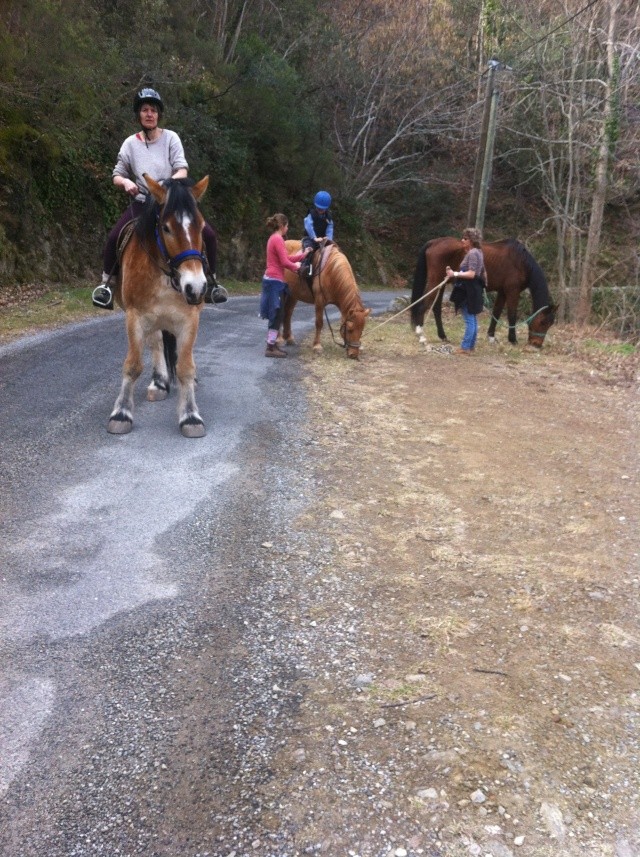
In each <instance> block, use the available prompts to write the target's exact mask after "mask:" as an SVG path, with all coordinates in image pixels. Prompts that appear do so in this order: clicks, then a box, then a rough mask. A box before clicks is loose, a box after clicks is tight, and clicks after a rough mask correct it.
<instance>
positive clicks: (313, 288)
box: [282, 241, 371, 360]
mask: <svg viewBox="0 0 640 857" xmlns="http://www.w3.org/2000/svg"><path fill="white" fill-rule="evenodd" d="M285 243H286V247H287V252H288V253H289V255H293V254H294V253H299V252H300V248H301V246H302V245H301V242H300V241H287V242H285ZM285 280H286V282H287V286H288V294H287V295H286V297H285V302H284V318H283V322H282V339H283V341H284V342H286V343H287V344H289V345H295V339H294V337H293V334H292V333H291V316H292V315H293V310H294V308H295V306H296V304H297V303H298V301H303V302H304V303H307V304H315V307H316V335H315V338H314V340H313V350H314V351H316V352H320V351H322V345H321V344H320V333H321V331H322V313H323V312H324V310H325V307H326V306H327V305H328V304H335V305H336V306H337V307H338V309H339V310H340V313H341V315H342V319H341V323H340V336H341V337H342V340H343V342H344V348H345V349H346V354H347V357H351V358H353V359H355V360H357V359H358V357H359V354H360V338H361V337H362V333H363V331H364V325H365V322H366V320H367V316H369V315H370V313H371V310H370V309H366V308H365V306H364V304H363V303H362V299H361V297H360V290H359V289H358V285H357V283H356V278H355V277H354V275H353V270H352V268H351V265H350V264H349V260H348V259H347V257H346V256H345V255H344V253H343V252H342V251H341V250H340V248H339V247H338V245H337V244H326V245H325V246H324V247H323V248H321V249H320V250H316V252H315V253H314V257H313V282H312V284H311V285H309V284H308V283H307V281H306V280H305V279H304V278H302V277H300V276H299V275H298V274H295V273H294V272H293V271H285Z"/></svg>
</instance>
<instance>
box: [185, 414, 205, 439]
mask: <svg viewBox="0 0 640 857" xmlns="http://www.w3.org/2000/svg"><path fill="white" fill-rule="evenodd" d="M180 431H181V432H182V436H183V437H204V436H205V428H204V423H203V422H202V420H200V419H198V418H197V417H189V418H188V419H186V420H185V421H184V422H183V423H180Z"/></svg>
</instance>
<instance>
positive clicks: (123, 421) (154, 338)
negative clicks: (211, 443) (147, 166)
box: [107, 173, 209, 437]
mask: <svg viewBox="0 0 640 857" xmlns="http://www.w3.org/2000/svg"><path fill="white" fill-rule="evenodd" d="M144 178H145V181H146V183H147V186H148V188H149V192H150V196H149V198H148V200H147V203H146V205H145V209H144V211H143V213H142V215H141V216H140V218H139V219H138V221H137V222H136V224H135V229H134V231H133V233H132V234H131V238H130V239H129V241H128V242H127V243H126V245H125V246H124V249H123V251H122V258H121V260H120V275H119V277H118V285H117V287H116V290H115V294H114V297H115V300H116V301H117V303H118V304H120V306H121V307H122V308H123V309H124V311H125V313H126V328H127V337H128V340H129V350H128V351H127V356H126V359H125V361H124V366H123V368H122V386H121V388H120V394H119V395H118V398H117V399H116V402H115V405H114V407H113V411H112V413H111V416H110V417H109V423H108V426H107V430H108V431H109V432H110V433H111V434H127V433H128V432H130V431H131V429H132V427H133V390H134V386H135V383H136V381H137V379H138V378H139V376H140V373H141V372H142V369H143V362H142V356H143V351H144V346H145V344H146V345H148V346H149V347H150V348H151V353H152V361H153V377H152V380H151V383H150V384H149V386H148V388H147V399H148V400H149V401H150V402H157V401H160V400H161V399H166V397H167V396H168V395H169V387H170V381H171V380H174V378H175V376H176V375H177V377H178V383H179V388H180V392H179V396H178V424H179V426H180V431H181V432H182V434H183V435H184V436H185V437H202V436H203V435H204V433H205V428H204V423H203V421H202V418H201V416H200V414H199V413H198V407H197V405H196V399H195V384H196V367H195V363H194V361H193V346H194V344H195V341H196V336H197V334H198V324H199V322H200V311H201V310H202V300H203V298H204V293H205V289H206V286H207V282H206V279H205V274H204V270H203V256H202V227H203V225H204V218H203V217H202V214H201V213H200V210H199V209H198V204H197V200H199V199H200V197H201V196H202V194H203V193H204V192H205V190H206V189H207V185H208V184H209V176H205V177H204V178H203V179H201V180H200V181H199V182H198V183H197V184H195V185H194V184H193V182H191V181H190V180H189V179H171V180H169V181H165V182H163V183H162V184H159V183H158V182H156V181H154V179H152V178H151V177H150V176H148V175H147V174H146V173H145V174H144Z"/></svg>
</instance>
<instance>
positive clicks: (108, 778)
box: [0, 293, 391, 857]
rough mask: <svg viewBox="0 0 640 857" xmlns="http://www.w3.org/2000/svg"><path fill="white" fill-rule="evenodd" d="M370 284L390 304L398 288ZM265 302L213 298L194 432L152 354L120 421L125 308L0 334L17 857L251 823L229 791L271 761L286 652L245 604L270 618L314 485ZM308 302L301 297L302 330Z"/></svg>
mask: <svg viewBox="0 0 640 857" xmlns="http://www.w3.org/2000/svg"><path fill="white" fill-rule="evenodd" d="M363 297H364V299H365V303H366V304H367V305H368V306H372V307H373V309H374V313H375V312H377V311H382V310H386V309H387V308H388V306H389V303H390V299H391V295H390V294H389V293H386V294H385V293H371V294H365V295H364V296H363ZM256 310H257V300H256V298H234V299H232V300H230V301H229V302H228V303H227V304H226V305H224V306H223V307H220V308H211V307H207V308H205V310H204V312H203V316H202V323H201V326H200V334H199V338H198V346H197V353H196V360H197V364H198V376H199V387H198V405H199V408H200V412H201V414H202V416H203V418H204V419H205V422H206V424H207V435H206V437H205V438H203V439H197V440H186V439H184V438H182V436H181V435H180V434H179V431H178V429H177V419H176V409H175V393H174V394H172V397H171V398H170V399H169V400H168V401H165V402H161V403H148V402H146V401H145V399H144V391H145V387H146V384H147V383H148V378H149V370H148V369H147V371H146V372H145V373H144V374H143V377H142V378H141V379H140V381H139V384H138V388H137V391H136V413H135V417H134V419H135V426H134V431H133V432H132V433H131V434H130V435H127V436H124V437H114V436H111V435H108V434H107V432H106V421H107V417H108V415H109V413H110V410H111V407H112V405H113V401H114V399H115V396H116V393H117V390H118V388H119V377H120V371H121V364H122V359H123V357H124V353H125V350H126V347H125V334H124V329H123V318H122V315H121V314H119V313H117V314H114V315H109V316H107V315H106V314H103V315H101V316H99V317H97V318H96V319H95V320H91V321H89V322H85V323H81V324H77V325H72V326H70V327H68V328H65V329H64V330H60V331H56V332H53V333H49V334H45V335H39V336H36V337H30V338H28V339H26V340H23V341H21V342H19V343H16V344H13V345H11V346H7V347H4V348H1V349H0V432H1V436H2V460H1V465H0V476H1V480H2V481H1V486H2V490H1V492H0V513H1V520H2V540H1V543H0V569H1V571H0V584H1V585H0V854H1V855H2V857H32V855H33V857H36V855H37V857H45V855H46V857H62V855H64V857H72V855H73V857H77V855H94V854H105V855H109V857H115V855H127V857H132V855H138V854H140V855H142V854H144V855H145V857H149V855H153V854H158V855H171V854H178V853H180V854H184V855H199V854H206V853H210V854H212V855H217V854H218V853H219V854H226V853H229V850H230V848H227V846H226V845H224V844H223V843H227V842H232V841H235V842H239V841H245V840H246V841H248V842H249V841H251V820H250V804H247V802H246V801H244V803H243V804H242V807H241V808H239V805H238V804H237V803H236V804H234V802H233V801H234V800H239V801H241V800H242V794H244V793H245V792H246V790H247V789H249V790H250V787H251V784H250V783H249V782H247V779H250V778H251V777H254V776H260V766H259V765H256V764H255V763H249V762H248V761H247V760H248V759H249V758H250V756H251V753H252V750H251V748H252V747H254V745H255V740H256V735H255V732H256V726H255V721H256V712H257V711H258V710H261V707H262V706H263V704H265V701H268V700H269V699H270V698H271V696H272V694H271V688H272V687H273V686H274V683H276V682H277V681H281V682H283V681H285V680H286V679H285V678H284V677H283V676H282V674H281V673H282V670H285V672H286V669H287V666H286V665H283V664H275V663H274V662H272V661H270V659H269V646H268V641H269V637H268V630H260V632H259V633H258V632H256V634H255V639H254V640H252V641H250V642H248V641H247V634H248V630H247V624H248V622H249V619H248V617H251V619H250V621H251V623H252V625H253V626H255V627H256V628H257V627H259V628H260V629H265V628H266V629H268V624H269V623H268V621H265V620H268V619H269V616H268V611H269V609H270V607H269V606H268V605H266V604H263V603H262V602H261V591H260V580H259V578H258V579H257V580H256V573H257V572H258V571H259V570H260V568H261V567H262V566H263V564H264V561H265V560H264V554H265V550H264V548H263V547H262V545H263V544H264V543H266V542H269V541H270V540H272V539H273V535H274V531H277V532H279V533H282V532H283V529H286V526H287V521H288V520H289V518H290V516H291V515H292V514H294V513H295V512H296V511H299V510H300V508H303V507H304V505H305V504H306V503H308V502H311V501H312V499H313V485H312V484H310V481H309V478H308V476H307V475H306V474H305V467H304V459H305V448H307V447H306V445H308V444H309V443H311V442H312V440H310V439H309V438H308V437H306V432H305V428H304V423H305V400H304V395H303V393H302V388H301V385H300V384H299V383H298V381H299V379H300V377H301V373H302V372H304V364H303V363H302V362H301V361H299V360H297V359H295V356H292V358H291V359H287V360H286V361H285V360H279V361H270V360H265V359H264V358H263V356H262V355H263V349H264V344H263V343H264V334H265V323H264V321H261V320H260V319H258V318H257V314H256ZM332 314H333V311H332ZM311 316H312V312H311V308H310V307H303V306H300V307H298V309H297V310H296V315H295V317H294V330H295V331H297V332H298V333H300V332H302V331H304V330H308V329H310V326H311ZM333 318H334V319H335V318H337V316H335V315H333ZM325 335H328V334H325ZM325 341H326V340H325ZM291 538H292V539H294V536H292V537H291ZM256 651H258V652H259V653H258V654H257V655H256V654H255V653H256ZM272 707H273V706H272ZM262 710H263V711H264V710H265V709H264V708H263V707H262ZM261 729H262V730H265V729H266V733H265V740H266V735H268V729H269V726H268V723H266V724H263V726H262V727H261ZM251 733H253V734H252V735H251V737H250V734H251ZM234 790H235V791H234ZM234 795H235V798H234ZM239 827H241V828H242V831H244V832H238V828H239ZM234 829H235V833H233V835H232V832H233V831H234ZM243 837H244V838H243ZM213 841H218V842H219V843H220V844H219V845H218V846H215V845H211V843H212V842H213ZM208 848H210V850H209V851H208V850H207V849H208ZM225 848H227V850H225ZM255 853H267V852H266V851H265V852H255Z"/></svg>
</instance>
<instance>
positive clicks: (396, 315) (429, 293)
mask: <svg viewBox="0 0 640 857" xmlns="http://www.w3.org/2000/svg"><path fill="white" fill-rule="evenodd" d="M448 279H449V278H448V277H445V278H444V280H443V281H442V282H441V283H438V285H437V286H435V288H433V289H431V291H428V292H427V293H426V294H424V295H422V296H421V297H419V298H418V300H417V301H414V302H413V303H412V304H409V305H408V306H405V307H403V308H402V309H401V310H400V312H397V313H395V315H392V316H391V317H390V318H387V319H385V320H384V321H381V322H380V324H376V326H375V327H373V328H369V330H371V332H373V331H376V330H377V329H378V328H379V327H383V326H384V325H385V324H388V323H389V322H390V321H393V319H394V318H397V317H398V316H399V315H402V313H403V312H406V311H407V310H408V309H411V307H414V306H415V305H416V304H419V303H420V301H423V300H424V299H425V298H428V297H429V295H432V294H433V293H434V292H437V291H438V289H441V288H442V287H443V286H444V284H445V283H446V282H447V280H448ZM432 306H433V304H432ZM369 330H367V331H365V332H364V333H363V334H362V336H363V338H364V336H365V334H366V333H368V332H369Z"/></svg>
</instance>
